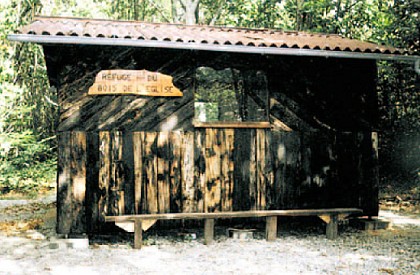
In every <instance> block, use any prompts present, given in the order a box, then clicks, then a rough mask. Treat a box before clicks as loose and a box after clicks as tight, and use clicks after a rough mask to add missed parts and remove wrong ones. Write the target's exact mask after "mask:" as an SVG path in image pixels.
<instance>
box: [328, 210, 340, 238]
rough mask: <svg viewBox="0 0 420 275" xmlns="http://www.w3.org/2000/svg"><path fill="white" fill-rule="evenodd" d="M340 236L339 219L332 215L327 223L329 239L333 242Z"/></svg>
mask: <svg viewBox="0 0 420 275" xmlns="http://www.w3.org/2000/svg"><path fill="white" fill-rule="evenodd" d="M337 236H338V217H337V215H331V216H330V220H329V221H328V222H327V239H330V240H333V239H335V238H337Z"/></svg>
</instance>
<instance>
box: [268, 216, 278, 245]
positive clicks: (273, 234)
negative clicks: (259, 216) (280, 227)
mask: <svg viewBox="0 0 420 275" xmlns="http://www.w3.org/2000/svg"><path fill="white" fill-rule="evenodd" d="M265 221H266V224H265V238H266V239H267V241H268V242H270V241H275V240H276V238H277V216H268V217H267V218H266V220H265Z"/></svg>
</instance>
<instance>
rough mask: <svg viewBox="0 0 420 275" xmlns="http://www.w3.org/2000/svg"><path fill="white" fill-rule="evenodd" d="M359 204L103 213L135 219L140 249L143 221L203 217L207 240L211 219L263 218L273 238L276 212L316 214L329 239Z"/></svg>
mask: <svg viewBox="0 0 420 275" xmlns="http://www.w3.org/2000/svg"><path fill="white" fill-rule="evenodd" d="M362 212H363V211H362V210H361V209H358V208H331V209H293V210H251V211H234V212H215V213H167V214H140V215H122V216H105V221H106V222H115V223H127V222H131V223H134V248H136V249H140V248H141V246H142V240H143V235H142V234H143V233H142V232H143V227H142V222H144V221H148V220H149V221H150V220H188V219H204V243H205V244H210V243H211V242H212V241H213V237H214V220H215V219H230V218H258V217H265V218H266V229H265V234H266V239H267V241H274V240H275V239H276V238H277V217H278V216H318V217H320V218H321V219H322V220H323V221H324V222H325V223H326V224H327V229H326V235H327V238H328V239H335V238H337V235H338V221H339V220H340V219H344V218H345V217H347V216H349V215H352V214H361V213H362Z"/></svg>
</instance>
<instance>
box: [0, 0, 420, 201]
mask: <svg viewBox="0 0 420 275" xmlns="http://www.w3.org/2000/svg"><path fill="white" fill-rule="evenodd" d="M34 15H48V16H72V17H88V18H105V19H124V20H141V21H148V22H174V23H187V24H206V25H221V26H237V27H251V28H272V29H282V30H294V31H305V32H322V33H334V34H339V35H342V36H344V37H349V38H355V39H360V40H364V41H371V42H375V43H379V44H386V45H391V46H395V47H399V48H403V49H408V50H410V51H412V52H416V53H418V54H419V51H420V41H419V40H420V0H366V1H365V0H363V1H359V0H0V40H1V43H0V196H5V195H10V194H16V193H24V194H26V195H36V194H38V193H39V192H40V191H43V190H48V189H52V188H54V187H55V178H56V149H57V146H56V136H55V128H56V122H57V121H56V120H57V118H58V115H57V112H58V106H57V103H56V102H57V98H56V91H55V90H54V88H52V87H50V86H49V83H48V78H47V75H46V67H45V61H44V57H43V52H42V48H41V47H40V46H38V45H34V44H28V43H12V42H10V41H8V40H7V35H8V34H10V33H13V32H15V31H16V30H17V29H18V28H19V26H22V25H25V24H27V23H29V22H30V21H31V20H32V18H33V16H34ZM419 78H420V76H419V75H417V74H416V73H415V70H414V64H413V63H407V62H395V61H387V62H385V61H380V62H378V80H377V91H378V97H379V107H380V116H381V117H380V125H379V127H378V129H377V131H378V132H379V136H380V146H379V154H380V155H379V156H380V175H381V187H382V188H381V190H382V192H385V193H387V192H400V191H401V190H402V191H401V192H404V191H408V192H409V193H412V194H413V195H417V196H418V195H419V193H420V104H419V103H420V81H419V80H420V79H419Z"/></svg>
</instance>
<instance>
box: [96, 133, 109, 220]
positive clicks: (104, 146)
mask: <svg viewBox="0 0 420 275" xmlns="http://www.w3.org/2000/svg"><path fill="white" fill-rule="evenodd" d="M110 145H111V135H110V133H109V132H99V200H98V205H99V206H98V208H99V213H100V215H101V217H102V218H103V217H104V216H106V215H108V214H109V213H111V212H108V209H109V207H108V206H109V186H110V181H111V148H110Z"/></svg>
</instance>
